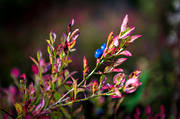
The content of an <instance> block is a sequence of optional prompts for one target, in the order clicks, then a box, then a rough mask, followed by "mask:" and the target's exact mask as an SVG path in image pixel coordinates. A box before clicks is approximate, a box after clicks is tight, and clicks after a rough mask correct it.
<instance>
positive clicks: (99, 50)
mask: <svg viewBox="0 0 180 119" xmlns="http://www.w3.org/2000/svg"><path fill="white" fill-rule="evenodd" d="M102 54H103V51H102V50H101V49H97V50H96V52H95V54H94V56H95V57H96V58H100V57H101V56H102Z"/></svg>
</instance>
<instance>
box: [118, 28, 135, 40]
mask: <svg viewBox="0 0 180 119" xmlns="http://www.w3.org/2000/svg"><path fill="white" fill-rule="evenodd" d="M134 30H135V27H132V28H131V29H129V30H128V31H126V32H125V33H124V34H123V35H122V36H121V37H120V39H126V38H127V37H128V36H130V35H131V34H132V33H133V31H134Z"/></svg>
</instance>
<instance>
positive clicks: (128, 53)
mask: <svg viewBox="0 0 180 119" xmlns="http://www.w3.org/2000/svg"><path fill="white" fill-rule="evenodd" d="M119 55H125V56H132V54H131V52H129V51H128V50H124V51H122V52H120V53H119Z"/></svg>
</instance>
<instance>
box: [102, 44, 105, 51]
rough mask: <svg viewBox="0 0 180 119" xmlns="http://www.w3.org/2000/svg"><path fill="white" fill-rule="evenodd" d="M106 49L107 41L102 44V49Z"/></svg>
mask: <svg viewBox="0 0 180 119" xmlns="http://www.w3.org/2000/svg"><path fill="white" fill-rule="evenodd" d="M105 49H106V43H103V44H102V45H101V50H103V51H104V50H105Z"/></svg>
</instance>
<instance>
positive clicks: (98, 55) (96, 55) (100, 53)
mask: <svg viewBox="0 0 180 119" xmlns="http://www.w3.org/2000/svg"><path fill="white" fill-rule="evenodd" d="M105 49H106V43H103V44H102V45H101V49H97V50H96V51H95V54H94V56H95V57H96V58H97V59H98V58H100V57H101V56H102V54H103V52H104V50H105Z"/></svg>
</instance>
